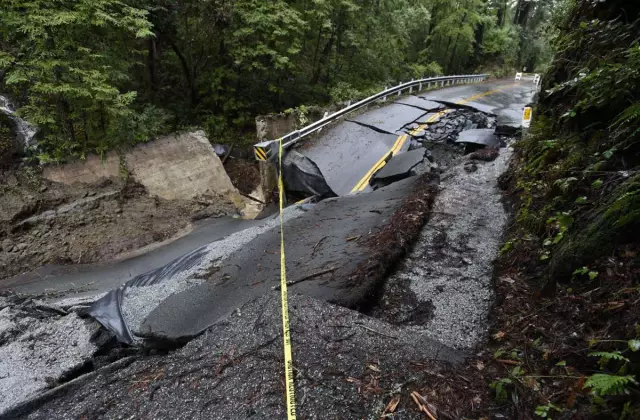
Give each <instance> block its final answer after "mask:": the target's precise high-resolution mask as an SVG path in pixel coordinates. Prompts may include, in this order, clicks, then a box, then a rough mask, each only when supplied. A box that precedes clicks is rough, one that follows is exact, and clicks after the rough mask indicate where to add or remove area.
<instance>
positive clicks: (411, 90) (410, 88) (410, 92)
mask: <svg viewBox="0 0 640 420" xmlns="http://www.w3.org/2000/svg"><path fill="white" fill-rule="evenodd" d="M411 81H412V82H413V78H411ZM412 93H413V86H409V95H411V94H412Z"/></svg>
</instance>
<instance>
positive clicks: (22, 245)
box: [16, 242, 29, 251]
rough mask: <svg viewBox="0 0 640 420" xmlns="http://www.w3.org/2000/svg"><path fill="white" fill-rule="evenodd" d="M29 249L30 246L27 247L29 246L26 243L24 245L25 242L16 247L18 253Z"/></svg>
mask: <svg viewBox="0 0 640 420" xmlns="http://www.w3.org/2000/svg"><path fill="white" fill-rule="evenodd" d="M28 247H29V245H27V244H26V243H24V242H20V243H19V244H18V245H16V249H17V250H18V251H22V250H25V249H27V248H28Z"/></svg>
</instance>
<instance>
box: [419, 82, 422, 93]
mask: <svg viewBox="0 0 640 420" xmlns="http://www.w3.org/2000/svg"><path fill="white" fill-rule="evenodd" d="M418 92H422V82H420V84H419V85H418Z"/></svg>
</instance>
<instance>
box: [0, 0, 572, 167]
mask: <svg viewBox="0 0 640 420" xmlns="http://www.w3.org/2000/svg"><path fill="white" fill-rule="evenodd" d="M565 4H566V1H564V0H539V1H535V2H532V1H525V0H518V1H517V2H509V1H507V0H294V1H282V0H275V1H274V0H237V1H229V0H207V1H195V0H180V1H174V0H143V1H137V2H132V1H130V0H124V1H120V0H78V1H51V0H34V1H24V0H6V1H4V2H3V6H2V10H0V92H1V93H2V94H5V95H8V96H10V97H11V99H12V100H13V101H14V102H16V104H17V107H18V108H19V112H20V114H21V115H22V116H23V117H24V118H25V119H26V120H28V121H30V122H31V123H34V124H37V125H38V126H39V127H40V134H39V143H40V147H39V148H38V150H37V152H36V156H35V157H36V158H37V160H39V161H45V162H46V161H59V160H62V159H65V158H67V157H81V158H82V157H84V156H85V155H86V154H87V153H90V152H95V153H98V154H103V153H105V152H106V151H107V150H109V149H113V148H118V147H123V146H128V145H131V144H135V143H137V142H141V141H146V140H147V139H149V138H151V137H153V136H154V135H157V134H159V133H162V132H166V131H171V130H175V129H186V128H189V127H192V126H201V127H204V128H205V129H206V130H207V132H208V134H209V137H210V138H211V139H215V140H216V141H217V142H228V143H243V142H251V140H252V138H253V133H254V129H253V124H254V118H255V116H256V115H257V114H261V113H268V112H279V111H282V110H284V109H288V108H294V107H298V106H300V105H303V104H307V105H313V104H325V103H329V102H340V101H345V100H350V99H357V98H359V97H362V96H364V95H367V94H370V93H372V92H374V91H377V90H379V89H380V88H382V87H383V86H385V85H390V84H393V83H398V82H399V81H406V80H409V79H411V78H418V77H424V76H435V75H440V74H463V73H471V72H474V71H489V72H491V73H493V74H494V75H496V76H505V75H509V76H511V75H512V74H513V72H514V71H515V69H516V68H518V69H522V68H525V67H526V68H527V70H528V71H533V70H540V69H541V68H543V67H544V65H545V64H546V63H547V62H548V61H549V59H550V57H551V52H552V51H551V49H550V47H549V45H548V42H547V41H548V38H549V37H552V36H553V35H554V30H553V28H554V27H553V25H552V24H550V23H552V22H553V17H554V16H556V15H558V13H559V12H561V11H562V9H563V7H565Z"/></svg>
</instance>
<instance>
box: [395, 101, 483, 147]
mask: <svg viewBox="0 0 640 420" xmlns="http://www.w3.org/2000/svg"><path fill="white" fill-rule="evenodd" d="M427 124H428V127H427V128H426V129H424V130H422V131H420V132H418V133H415V134H413V135H412V136H413V137H414V138H415V139H417V140H418V141H421V142H423V143H424V142H427V141H429V142H440V143H454V142H455V141H456V140H458V135H459V134H460V133H461V132H462V131H465V130H473V129H478V128H494V126H495V117H493V116H491V115H489V114H486V113H484V112H480V111H476V110H470V109H467V108H464V109H451V110H449V111H448V112H446V113H444V114H443V115H441V116H440V117H439V118H438V119H436V121H434V122H433V123H427ZM418 125H419V124H417V123H414V124H411V125H409V126H407V127H406V128H405V131H406V132H408V133H411V131H413V130H415V129H416V128H418Z"/></svg>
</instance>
